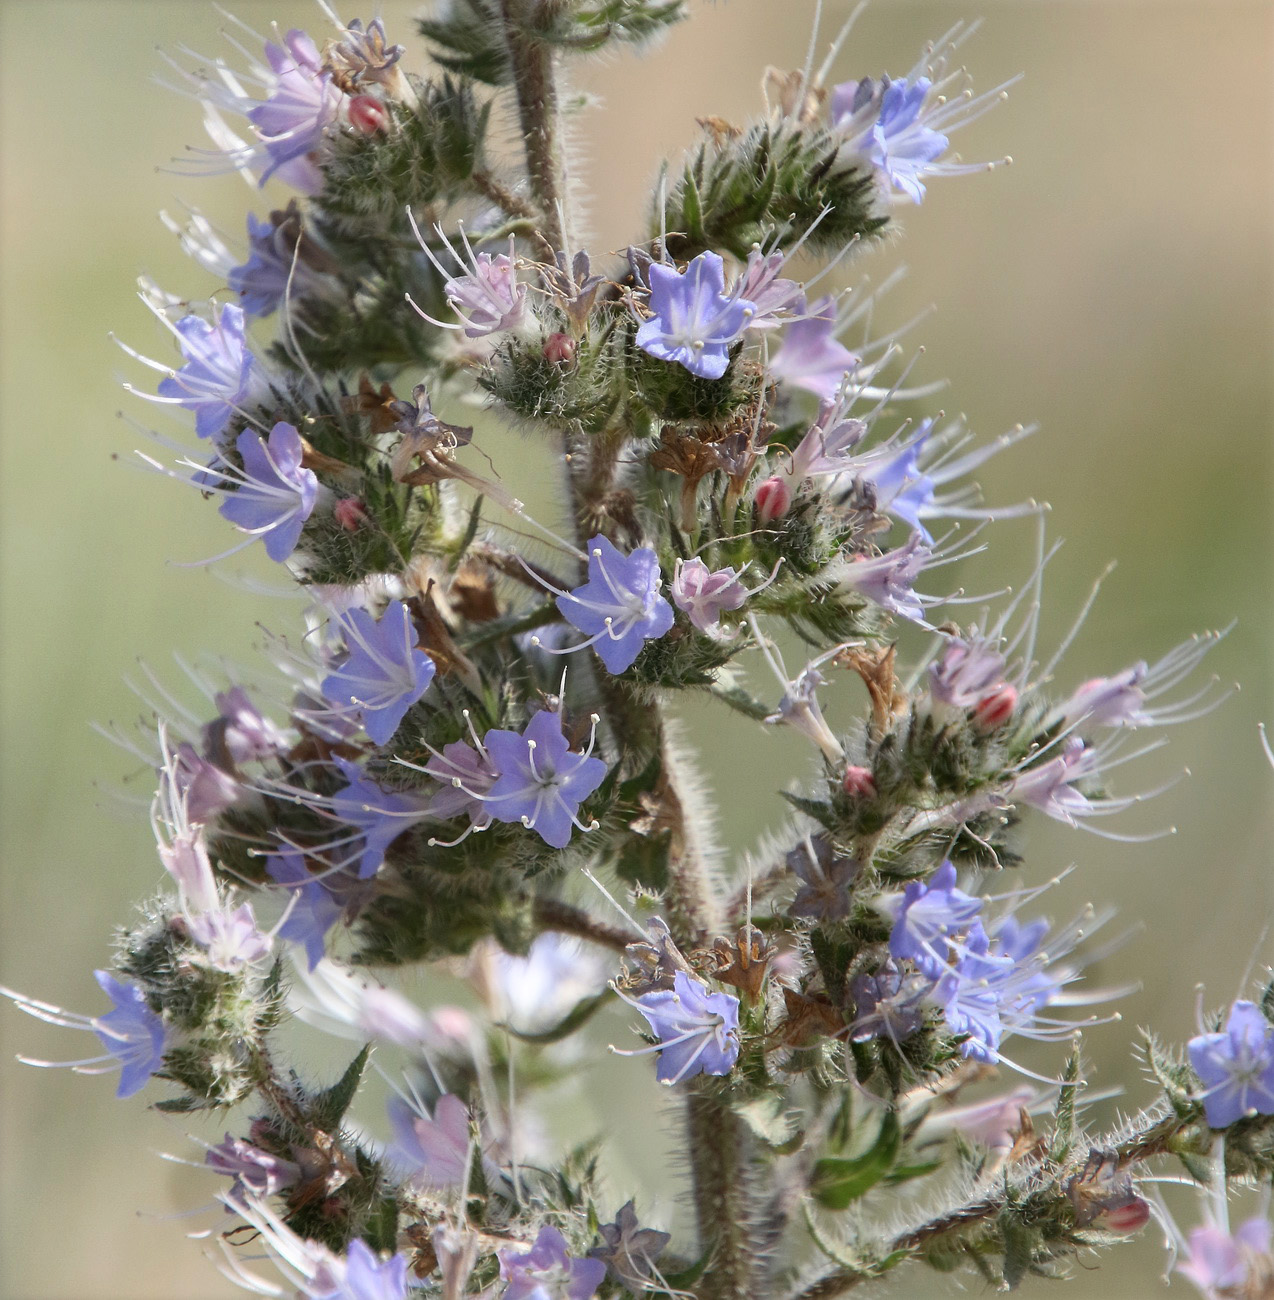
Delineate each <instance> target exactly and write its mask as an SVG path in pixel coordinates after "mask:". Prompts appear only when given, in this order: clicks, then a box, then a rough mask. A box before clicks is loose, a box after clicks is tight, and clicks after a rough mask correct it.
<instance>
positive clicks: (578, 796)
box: [482, 709, 606, 849]
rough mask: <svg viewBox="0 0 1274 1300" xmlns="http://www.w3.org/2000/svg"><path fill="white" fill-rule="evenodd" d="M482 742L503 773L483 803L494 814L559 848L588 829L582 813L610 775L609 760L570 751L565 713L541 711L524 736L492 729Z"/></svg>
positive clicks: (501, 819)
mask: <svg viewBox="0 0 1274 1300" xmlns="http://www.w3.org/2000/svg"><path fill="white" fill-rule="evenodd" d="M482 743H483V745H484V746H485V747H486V749H487V751H488V752H489V754H490V756H491V762H492V764H493V766H494V767H495V769H496V771H498V772H499V774H500V775H499V777H498V779H497V780H496V781H495V783H494V784H493V785H492V787H491V792H490V794H488V795H487V796H486V798H485V801H484V802H485V804H486V809H487V811H488V812H489V813H490V814H491V816H492V817H494V818H495V819H496V820H497V821H502V822H521V823H522V825H523V826H525V827H526V828H527V829H528V830H533V831H535V832H536V834H537V835H539V836H540V838H541V839H543V840H544V842H545V843H546V844H550V845H552V846H553V848H555V849H564V848H565V847H566V846H567V845H568V844H569V843H570V841H571V832H572V830H574V829H576V828H578V829H580V830H587V829H588V827H585V826H583V825H582V824H581V822H580V821H579V818H578V816H577V813H578V811H579V806H580V804H581V803H583V802H584V800H585V799H587V798H588V796H589V795H590V794H592V793H593V791H594V790H596V789H597V787H598V786H599V785H601V783H602V781H603V780H604V779H605V776H606V764H605V763H603V762H602V761H601V759H599V758H592V757H590V756H589V754H588V753H584V754H577V753H575V752H574V751H573V750H572V749H571V747H570V742H569V741H567V739H566V737H565V736H564V735H563V734H562V716H561V714H559V713H556V712H554V711H553V710H551V709H541V710H540V712H539V713H537V714H536V715H535V716H534V717H533V718H532V719H531V720H530V722H528V723H527V724H526V729H525V730H524V731H523V732H522V733H521V734H519V733H518V732H516V731H497V730H492V731H488V732H487V734H486V735H485V736H484V737H483V738H482ZM589 748H590V749H591V748H592V746H591V745H590V747H589Z"/></svg>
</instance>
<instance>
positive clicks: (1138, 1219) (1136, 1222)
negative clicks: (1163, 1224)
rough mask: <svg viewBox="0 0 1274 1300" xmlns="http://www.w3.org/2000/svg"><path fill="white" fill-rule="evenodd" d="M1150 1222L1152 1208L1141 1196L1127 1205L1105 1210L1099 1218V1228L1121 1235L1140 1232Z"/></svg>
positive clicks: (1134, 1198) (1135, 1197)
mask: <svg viewBox="0 0 1274 1300" xmlns="http://www.w3.org/2000/svg"><path fill="white" fill-rule="evenodd" d="M1149 1222H1150V1206H1149V1205H1148V1204H1147V1203H1146V1202H1145V1201H1144V1200H1142V1198H1141V1197H1140V1196H1134V1197H1133V1198H1132V1199H1131V1200H1130V1201H1129V1202H1128V1204H1127V1205H1120V1206H1117V1207H1115V1208H1113V1209H1109V1210H1103V1211H1102V1212H1101V1214H1100V1215H1098V1217H1097V1226H1098V1227H1100V1228H1105V1229H1106V1231H1107V1232H1118V1233H1120V1234H1121V1235H1122V1234H1126V1233H1131V1232H1140V1231H1141V1230H1142V1228H1144V1227H1145V1226H1146V1224H1147V1223H1149Z"/></svg>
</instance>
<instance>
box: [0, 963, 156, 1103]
mask: <svg viewBox="0 0 1274 1300" xmlns="http://www.w3.org/2000/svg"><path fill="white" fill-rule="evenodd" d="M93 974H94V975H95V976H96V978H97V982H98V984H99V985H100V986H101V988H102V990H103V992H105V993H106V995H107V996H108V997H109V998H110V1000H111V1001H112V1002H113V1003H114V1004H115V1007H114V1010H112V1011H108V1012H107V1013H106V1015H104V1016H82V1015H79V1014H78V1013H76V1012H74V1011H64V1010H63V1009H62V1008H61V1007H55V1006H52V1005H50V1004H49V1003H48V1002H37V1001H36V1000H35V999H34V998H29V997H27V996H26V994H25V993H17V992H15V991H14V990H13V989H6V988H2V987H0V996H4V997H6V998H9V999H10V1000H11V1001H12V1002H13V1004H14V1006H16V1007H17V1008H18V1010H19V1011H25V1012H26V1013H27V1015H29V1016H34V1017H35V1018H36V1019H37V1020H43V1021H46V1022H47V1023H48V1024H50V1025H60V1026H61V1027H62V1028H63V1029H87V1030H88V1031H89V1032H91V1033H94V1034H96V1035H97V1036H98V1038H99V1039H101V1042H102V1046H103V1047H105V1048H106V1052H107V1055H105V1056H94V1057H90V1058H89V1059H87V1060H83V1061H36V1060H33V1059H32V1058H31V1057H29V1056H20V1057H18V1060H20V1061H22V1062H23V1063H24V1064H25V1065H39V1066H43V1067H50V1066H59V1065H65V1066H69V1067H70V1068H71V1069H73V1070H74V1071H75V1072H76V1073H77V1074H104V1073H105V1072H106V1071H107V1070H110V1069H113V1068H114V1066H113V1065H112V1064H111V1063H112V1062H117V1063H118V1064H119V1065H120V1066H121V1067H122V1070H121V1073H120V1079H119V1088H118V1089H117V1090H116V1092H115V1095H116V1096H117V1097H131V1096H132V1095H133V1094H134V1093H135V1092H140V1091H141V1089H142V1088H143V1087H145V1085H146V1080H147V1079H149V1078H150V1076H151V1075H152V1074H154V1073H155V1071H156V1070H158V1069H159V1067H160V1066H161V1065H162V1064H163V1060H164V1048H165V1047H166V1045H167V1041H168V1034H167V1031H166V1030H165V1028H164V1022H163V1021H162V1020H161V1019H160V1018H159V1016H158V1015H156V1014H155V1012H153V1011H152V1010H151V1009H150V1005H149V1004H148V1003H147V1001H146V996H145V994H144V993H143V992H142V991H141V989H139V988H138V987H137V986H136V985H135V984H126V983H124V982H123V981H121V980H117V979H116V978H115V977H114V976H113V975H111V974H110V972H109V971H104V970H99V971H94V972H93Z"/></svg>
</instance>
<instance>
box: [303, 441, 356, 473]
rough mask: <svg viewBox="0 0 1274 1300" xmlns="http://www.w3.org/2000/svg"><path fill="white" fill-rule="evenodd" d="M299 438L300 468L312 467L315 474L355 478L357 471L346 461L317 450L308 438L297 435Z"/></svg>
mask: <svg viewBox="0 0 1274 1300" xmlns="http://www.w3.org/2000/svg"><path fill="white" fill-rule="evenodd" d="M297 437H298V438H300V440H301V468H302V469H312V470H313V471H314V472H315V473H316V474H330V475H332V476H333V477H336V478H341V477H349V478H357V477H358V474H359V471H358V470H357V469H355V468H354V466H353V465H350V464H348V463H347V462H346V461H343V460H337V459H336V457H335V456H328V455H326V454H325V453H324V452H321V451H319V450H318V448H317V447H315V446H314V444H313V443H312V442H310V440H309V439H308V438H305V437H301V435H300V434H298V435H297Z"/></svg>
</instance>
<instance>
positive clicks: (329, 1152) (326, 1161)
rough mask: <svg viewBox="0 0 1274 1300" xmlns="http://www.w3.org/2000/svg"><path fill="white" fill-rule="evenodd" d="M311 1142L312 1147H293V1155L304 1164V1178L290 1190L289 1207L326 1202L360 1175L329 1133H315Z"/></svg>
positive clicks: (302, 1172) (351, 1159)
mask: <svg viewBox="0 0 1274 1300" xmlns="http://www.w3.org/2000/svg"><path fill="white" fill-rule="evenodd" d="M310 1141H311V1142H312V1144H313V1145H311V1146H308V1147H293V1148H292V1158H293V1159H294V1160H295V1161H296V1163H297V1164H298V1165H300V1166H301V1181H300V1182H298V1183H297V1184H296V1186H295V1187H294V1188H293V1189H292V1190H291V1191H289V1192H288V1193H287V1202H288V1208H289V1209H290V1210H299V1209H300V1208H301V1207H302V1206H304V1205H313V1204H314V1203H315V1202H316V1201H324V1200H326V1199H327V1198H328V1197H329V1196H334V1195H335V1194H336V1193H337V1192H338V1191H340V1189H341V1188H342V1187H344V1186H345V1184H346V1183H347V1182H349V1181H350V1179H351V1178H357V1177H359V1172H358V1166H357V1165H356V1164H355V1163H354V1160H353V1158H352V1157H351V1156H349V1155H348V1154H347V1153H346V1151H345V1149H344V1148H343V1147H342V1146H341V1144H340V1142H339V1141H338V1140H337V1139H336V1138H334V1137H333V1136H332V1135H331V1134H330V1133H323V1132H316V1133H313V1134H311V1136H310Z"/></svg>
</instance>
